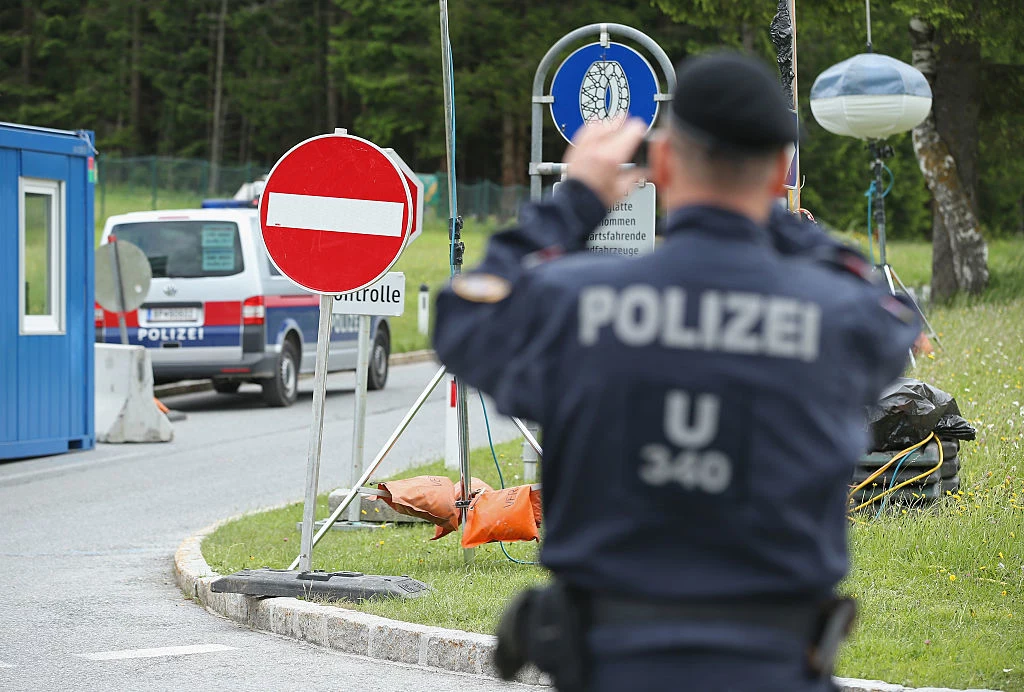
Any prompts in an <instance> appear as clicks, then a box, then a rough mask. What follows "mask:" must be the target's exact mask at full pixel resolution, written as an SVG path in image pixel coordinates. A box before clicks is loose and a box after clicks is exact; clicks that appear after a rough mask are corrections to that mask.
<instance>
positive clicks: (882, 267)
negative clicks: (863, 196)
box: [868, 139, 942, 366]
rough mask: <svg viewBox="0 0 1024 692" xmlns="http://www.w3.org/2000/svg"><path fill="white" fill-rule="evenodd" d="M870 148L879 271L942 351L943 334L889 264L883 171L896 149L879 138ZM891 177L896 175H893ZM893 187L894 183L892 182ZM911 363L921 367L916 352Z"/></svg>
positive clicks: (871, 198) (872, 219)
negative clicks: (940, 333) (901, 293)
mask: <svg viewBox="0 0 1024 692" xmlns="http://www.w3.org/2000/svg"><path fill="white" fill-rule="evenodd" d="M868 147H869V149H870V151H871V158H872V163H871V170H872V172H873V174H874V180H873V181H872V183H871V188H870V190H869V194H868V204H869V205H870V206H871V210H872V211H871V214H870V215H869V216H868V220H869V222H873V223H874V226H875V229H876V231H877V234H878V263H877V264H875V269H876V270H877V271H880V272H882V275H883V276H885V282H886V285H887V286H888V287H889V293H890V294H892V295H893V296H895V295H896V286H899V287H900V290H902V291H903V294H904V295H905V296H906V297H907V298H908V299H909V300H910V302H911V303H912V304H913V305H914V309H915V310H916V311H917V314H918V315H920V316H921V320H922V321H923V322H924V325H925V327H926V328H927V330H928V336H929V337H930V338H931V339H933V340H934V341H935V343H936V345H938V346H939V348H941V347H942V342H941V341H939V335H938V334H937V333H936V332H935V329H933V328H932V325H931V323H930V322H929V321H928V318H927V317H926V316H925V314H924V311H923V310H922V309H921V306H920V305H919V304H918V302H917V300H916V299H915V298H914V296H913V294H911V292H910V291H909V290H908V289H907V287H906V285H905V284H904V283H903V281H902V280H901V279H900V277H899V275H898V274H897V273H896V270H895V269H893V268H892V265H891V264H889V260H888V257H887V256H886V247H885V196H886V194H888V190H885V191H883V188H884V187H885V185H884V181H883V177H882V172H883V171H887V170H888V168H887V167H886V165H885V161H884V159H887V158H889V157H890V156H892V154H893V151H892V147H891V146H889V145H888V144H885V143H883V142H881V141H880V140H877V139H872V140H870V141H869V143H868ZM889 175H890V176H891V175H892V173H891V172H890V174H889ZM890 187H891V183H890ZM870 226H871V223H869V224H868V245H869V247H870V245H871V227H870ZM873 255H874V253H872V258H871V259H872V262H874V256H873ZM910 362H911V364H912V365H914V366H916V365H917V360H916V359H915V358H914V352H913V349H911V351H910Z"/></svg>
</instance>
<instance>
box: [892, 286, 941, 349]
mask: <svg viewBox="0 0 1024 692" xmlns="http://www.w3.org/2000/svg"><path fill="white" fill-rule="evenodd" d="M889 273H890V274H891V275H892V278H893V279H895V280H896V285H897V286H899V287H900V288H902V289H903V292H904V293H905V294H906V295H907V297H908V298H910V302H911V303H913V304H914V307H915V308H917V314H918V315H920V316H921V320H922V321H923V322H924V326H925V327H927V328H928V331H929V332H930V333H931V337H932V338H933V339H934V340H935V345H936V346H938V347H939V348H942V342H941V341H939V333H938V332H936V331H935V328H934V327H932V325H931V322H929V321H928V318H927V317H925V314H924V310H922V309H921V305H920V304H919V303H918V302H917V300H915V299H914V296H912V295H910V291H908V290H907V287H906V286H905V285H904V284H903V281H902V280H901V279H900V275H899V274H897V273H896V270H895V269H893V268H892V267H891V266H890V267H889Z"/></svg>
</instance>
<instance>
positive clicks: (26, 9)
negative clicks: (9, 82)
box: [21, 0, 36, 86]
mask: <svg viewBox="0 0 1024 692" xmlns="http://www.w3.org/2000/svg"><path fill="white" fill-rule="evenodd" d="M35 16H36V15H35V10H33V9H32V0H22V4H21V30H22V31H23V32H24V33H25V40H24V41H22V43H21V81H22V82H23V83H24V84H25V85H26V86H28V85H29V84H31V83H32V32H33V24H34V23H35V21H34V20H35Z"/></svg>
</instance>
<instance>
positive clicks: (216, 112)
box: [207, 0, 228, 195]
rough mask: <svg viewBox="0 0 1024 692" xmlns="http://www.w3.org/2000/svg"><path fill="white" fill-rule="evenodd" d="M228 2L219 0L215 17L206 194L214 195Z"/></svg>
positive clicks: (217, 181)
mask: <svg viewBox="0 0 1024 692" xmlns="http://www.w3.org/2000/svg"><path fill="white" fill-rule="evenodd" d="M227 15H228V0H221V2H220V15H219V16H218V17H217V64H216V67H215V68H214V76H213V134H212V135H211V137H210V180H209V184H208V186H207V193H208V194H211V195H212V194H215V193H216V191H217V187H218V186H219V184H220V159H221V153H220V152H221V147H222V146H223V143H224V141H223V140H224V126H223V113H222V109H223V101H224V93H223V92H224V24H225V23H226V22H227Z"/></svg>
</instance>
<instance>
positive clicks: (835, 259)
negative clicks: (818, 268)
mask: <svg viewBox="0 0 1024 692" xmlns="http://www.w3.org/2000/svg"><path fill="white" fill-rule="evenodd" d="M813 254H814V256H815V259H817V261H819V262H822V263H824V264H826V265H829V266H831V267H833V268H834V269H838V270H839V271H842V272H844V273H847V274H852V275H853V276H856V277H857V278H858V279H861V280H862V281H866V282H867V283H877V282H878V280H879V279H878V276H877V274H876V273H875V269H874V267H872V266H871V263H870V262H868V261H867V260H866V259H864V258H863V257H862V256H861V255H860V253H859V252H857V251H856V250H852V249H850V248H846V247H836V246H831V245H828V246H823V247H819V248H816V249H815V250H814V253H813Z"/></svg>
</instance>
